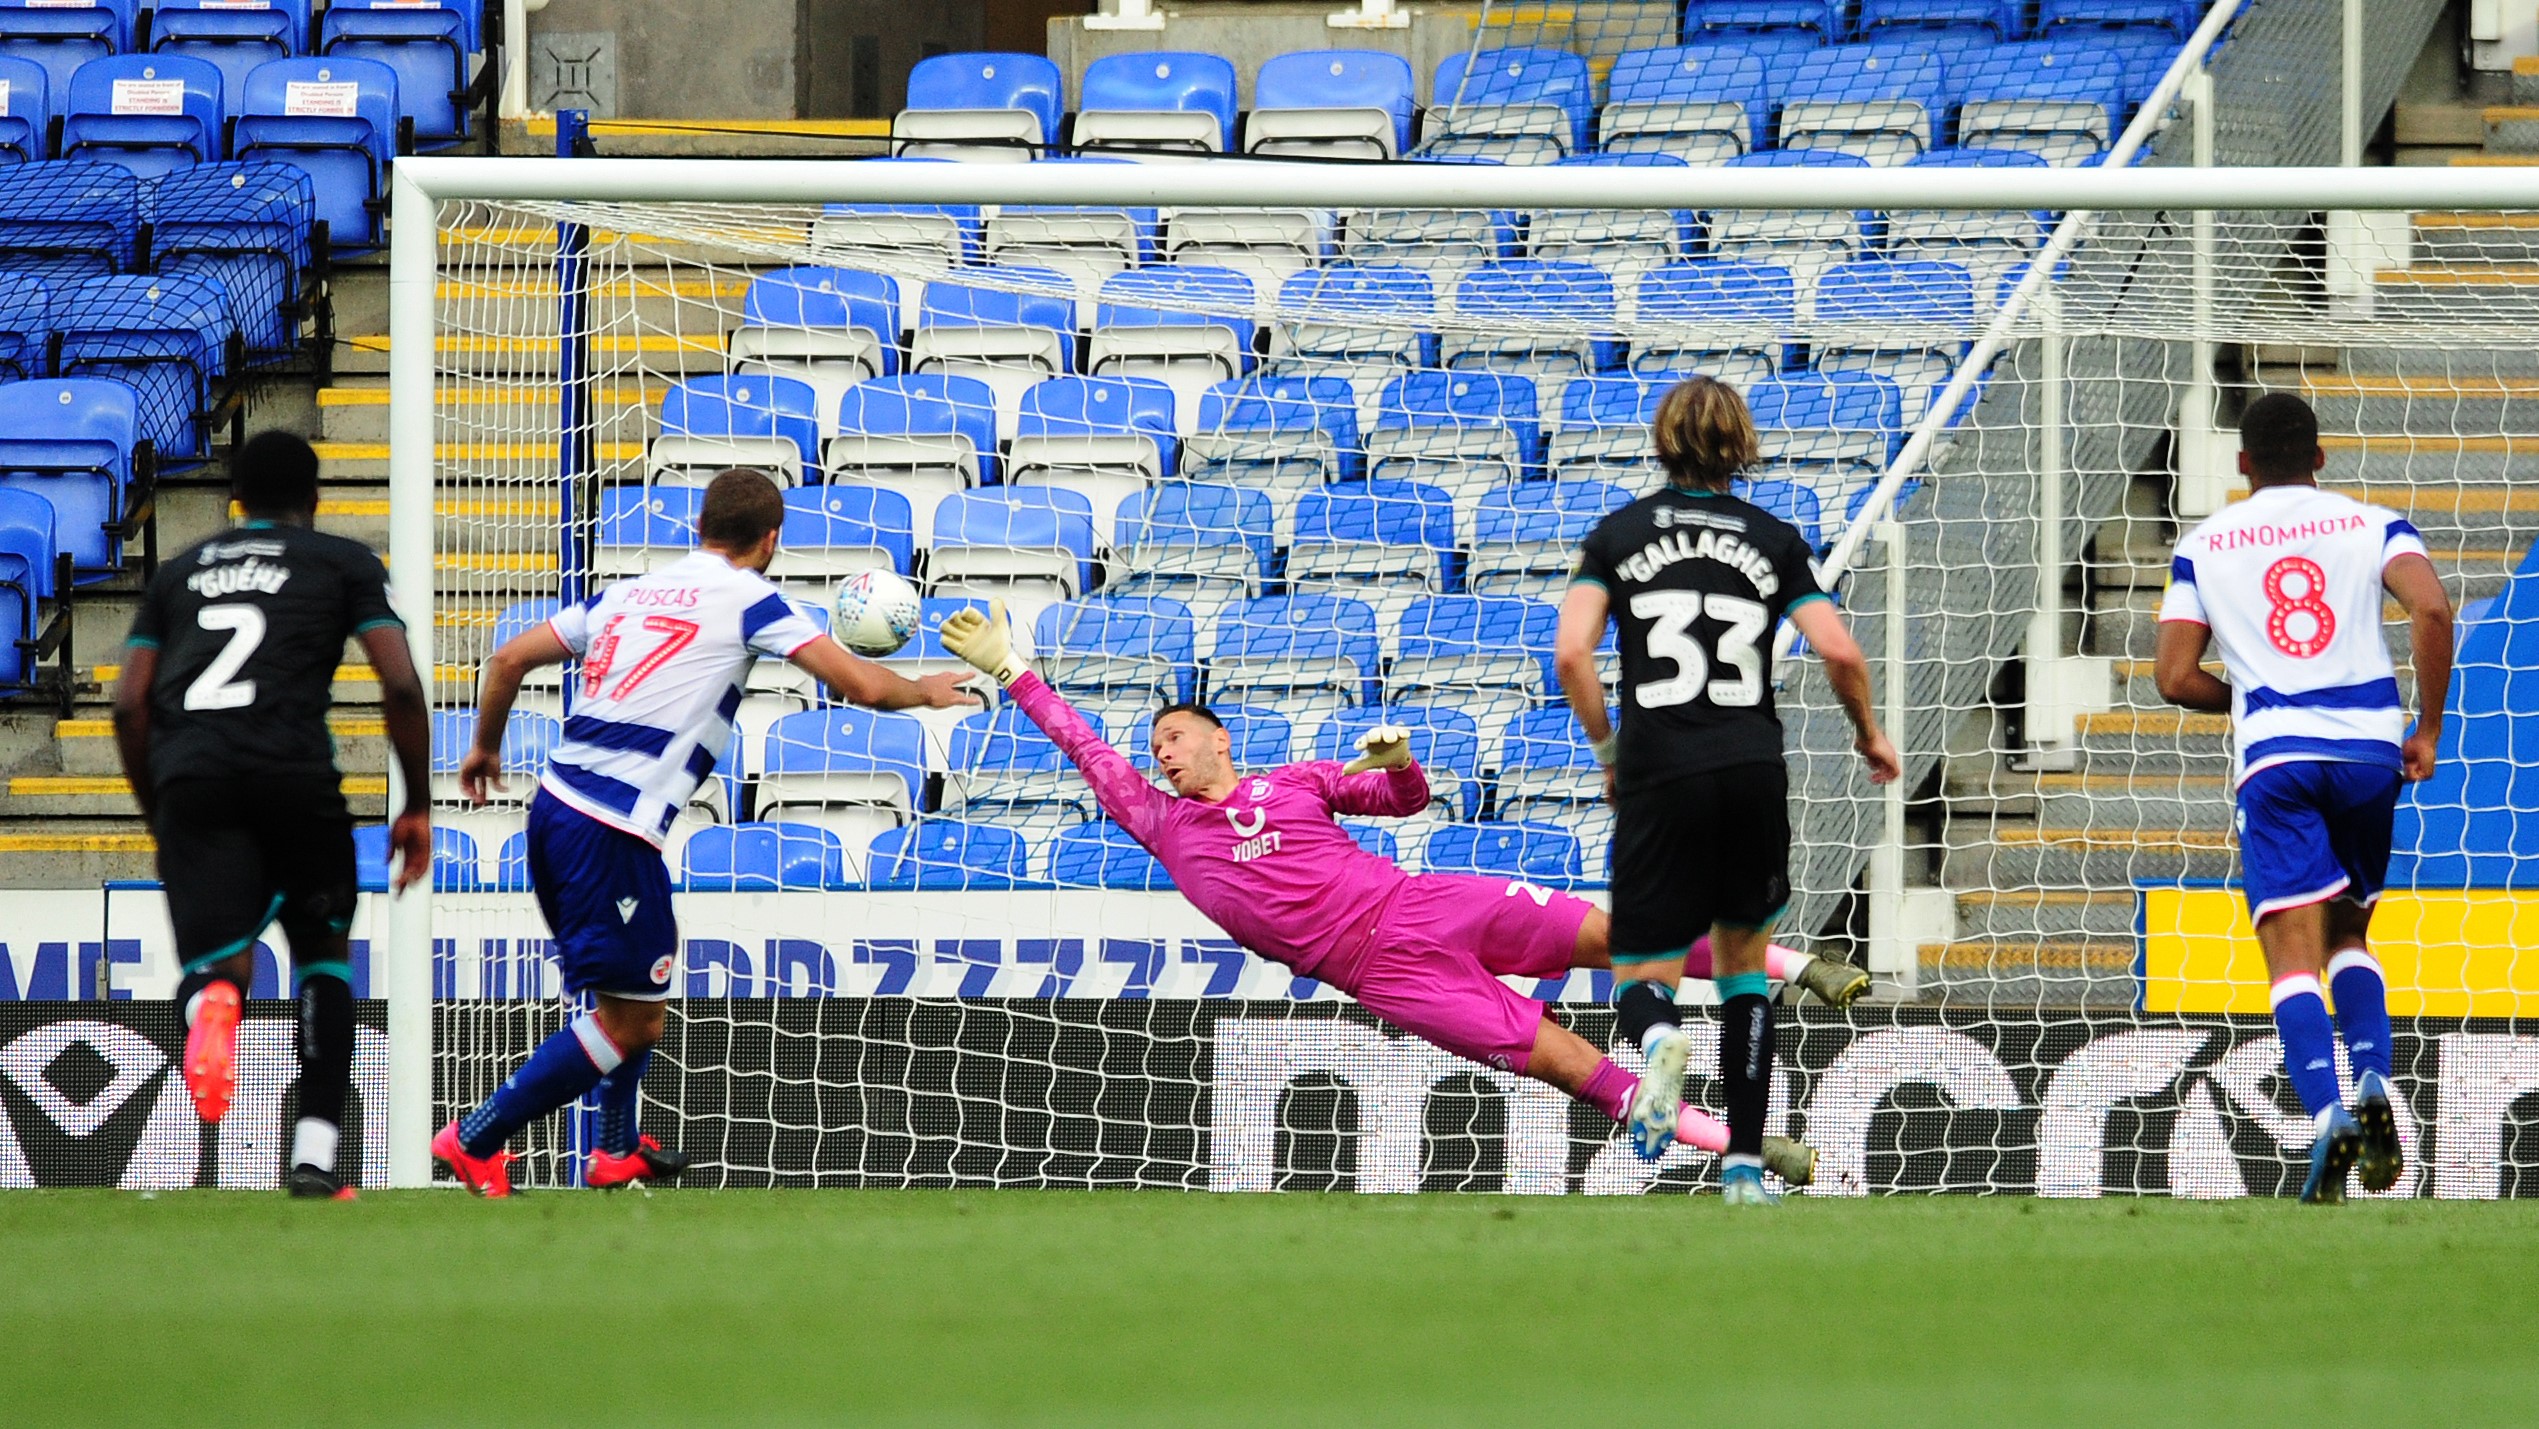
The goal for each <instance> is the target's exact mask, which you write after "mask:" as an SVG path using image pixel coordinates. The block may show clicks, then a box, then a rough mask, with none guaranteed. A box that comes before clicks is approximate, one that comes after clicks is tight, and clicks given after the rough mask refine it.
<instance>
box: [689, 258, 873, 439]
mask: <svg viewBox="0 0 2539 1429" xmlns="http://www.w3.org/2000/svg"><path fill="white" fill-rule="evenodd" d="M729 343H730V347H729V349H728V352H729V363H730V366H731V369H732V370H733V371H735V372H759V371H764V372H772V373H775V374H777V375H778V376H783V377H794V378H799V379H800V380H802V381H805V382H808V383H810V384H811V388H812V391H813V392H814V393H815V394H817V397H818V412H819V415H820V417H821V429H822V431H823V433H826V432H827V431H828V430H829V429H830V428H831V427H833V426H834V424H835V422H836V419H837V409H838V402H839V400H840V399H841V398H843V397H844V396H845V394H846V389H847V387H848V386H850V385H852V384H854V383H857V382H861V381H863V380H864V379H866V378H868V377H887V376H889V375H891V374H892V373H895V372H897V371H898V370H899V281H898V280H897V279H895V278H892V277H890V276H889V275H887V274H883V273H864V272H858V271H857V270H855V269H852V268H818V267H804V268H778V269H775V270H773V271H771V272H766V273H761V274H759V275H758V276H757V277H755V278H752V279H751V280H750V283H749V288H748V290H747V291H745V292H743V293H742V294H741V325H740V326H739V327H736V328H734V329H732V335H731V337H730V339H729Z"/></svg>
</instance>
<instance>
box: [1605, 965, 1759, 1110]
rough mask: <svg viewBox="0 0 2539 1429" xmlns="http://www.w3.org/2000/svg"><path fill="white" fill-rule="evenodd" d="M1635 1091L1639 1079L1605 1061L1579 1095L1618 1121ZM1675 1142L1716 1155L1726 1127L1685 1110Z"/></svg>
mask: <svg viewBox="0 0 2539 1429" xmlns="http://www.w3.org/2000/svg"><path fill="white" fill-rule="evenodd" d="M1702 951H1703V955H1704V956H1705V957H1707V956H1708V955H1709V950H1708V949H1703V950H1702ZM1639 1089H1640V1079H1639V1078H1637V1077H1635V1076H1632V1075H1631V1074H1630V1073H1629V1072H1626V1071H1624V1070H1622V1067H1621V1064H1619V1063H1617V1062H1615V1061H1614V1060H1613V1059H1612V1058H1611V1057H1607V1058H1605V1059H1603V1060H1602V1061H1600V1062H1598V1063H1597V1064H1596V1070H1595V1071H1594V1072H1592V1073H1590V1074H1589V1075H1588V1077H1587V1085H1586V1087H1585V1088H1583V1089H1582V1090H1581V1091H1580V1092H1579V1095H1580V1097H1582V1098H1583V1099H1584V1100H1586V1101H1589V1102H1592V1103H1594V1104H1595V1107H1596V1109H1597V1110H1598V1111H1601V1112H1603V1113H1604V1114H1605V1115H1606V1116H1609V1117H1611V1118H1613V1119H1614V1120H1615V1121H1620V1120H1622V1118H1623V1116H1624V1115H1625V1114H1626V1113H1628V1112H1629V1111H1630V1110H1631V1094H1632V1093H1634V1092H1636V1091H1638V1090H1639ZM1675 1139H1676V1140H1677V1141H1680V1142H1682V1143H1684V1144H1685V1145H1686V1146H1691V1147H1696V1148H1698V1149H1700V1150H1703V1151H1708V1152H1712V1153H1718V1152H1722V1151H1726V1150H1727V1149H1728V1126H1727V1123H1725V1122H1723V1121H1721V1120H1719V1119H1718V1118H1717V1117H1714V1116H1712V1115H1711V1114H1710V1113H1708V1112H1705V1111H1701V1110H1698V1109H1696V1108H1694V1107H1691V1106H1687V1107H1685V1108H1684V1110H1683V1111H1682V1112H1681V1113H1680V1114H1678V1115H1677V1117H1676V1119H1675Z"/></svg>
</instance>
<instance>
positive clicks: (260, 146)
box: [230, 57, 412, 252]
mask: <svg viewBox="0 0 2539 1429" xmlns="http://www.w3.org/2000/svg"><path fill="white" fill-rule="evenodd" d="M407 127H408V126H406V125H405V124H404V123H403V122H402V121H401V120H400V119H399V118H398V113H397V72H396V71H395V70H393V69H390V68H389V67H388V66H386V65H383V64H379V63H376V62H374V61H371V60H365V59H358V58H334V57H328V58H324V59H288V60H273V61H271V62H269V63H266V64H261V65H258V66H256V67H255V69H253V70H251V71H249V72H248V75H247V93H246V98H245V100H244V102H243V107H242V108H241V109H240V110H239V112H238V115H237V117H236V120H235V124H234V128H233V130H232V139H231V146H230V156H231V157H232V158H236V159H262V160H270V161H272V162H275V163H284V164H291V165H293V166H295V167H298V168H300V169H303V170H306V171H307V173H308V175H309V178H310V181H311V182H312V183H314V184H315V185H316V188H317V194H318V217H319V218H320V219H321V220H323V221H324V222H325V224H326V226H327V236H328V240H329V242H330V243H331V244H332V246H333V247H334V248H335V249H336V250H337V251H339V252H345V251H351V252H357V251H363V250H367V249H371V248H376V247H377V246H378V245H379V243H380V241H381V239H382V238H383V237H384V236H385V234H386V222H387V207H388V205H387V193H388V165H389V163H390V161H392V160H393V159H395V158H396V156H397V155H398V154H399V153H402V152H405V151H407V150H409V149H411V148H412V143H411V141H410V140H408V139H403V138H401V136H402V135H403V134H404V133H405V132H406V129H407Z"/></svg>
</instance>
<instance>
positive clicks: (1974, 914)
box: [1957, 888, 2134, 942]
mask: <svg viewBox="0 0 2539 1429" xmlns="http://www.w3.org/2000/svg"><path fill="white" fill-rule="evenodd" d="M2133 925H2134V895H2133V894H2132V893H2131V892H2130V891H2126V892H2095V891H2086V890H2082V891H2070V890H2060V889H2035V888H2010V889H1998V888H1982V889H1968V890H1967V891H1965V892H1962V893H1960V894H1958V895H1957V937H1958V940H1959V941H1960V942H2000V941H2004V940H2012V939H2019V938H2038V939H2044V940H2047V941H2054V942H2071V941H2084V940H2089V941H2094V940H2099V939H2117V938H2130V937H2131V936H2133V930H2134V926H2133Z"/></svg>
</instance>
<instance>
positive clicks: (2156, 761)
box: [2079, 709, 2230, 774]
mask: <svg viewBox="0 0 2539 1429" xmlns="http://www.w3.org/2000/svg"><path fill="white" fill-rule="evenodd" d="M2079 724H2080V743H2081V750H2082V752H2083V754H2084V755H2086V756H2087V758H2088V759H2089V764H2090V768H2091V770H2092V771H2093V772H2097V773H2105V774H2136V773H2145V774H2147V773H2152V772H2155V771H2156V772H2159V773H2165V774H2211V773H2219V772H2222V767H2223V766H2224V765H2226V763H2227V760H2228V756H2229V754H2230V716H2229V715H2225V714H2202V713H2197V712H2194V711H2189V710H2179V709H2124V710H2108V711H2106V712H2104V713H2101V714H2086V715H2082V716H2081V717H2080V721H2079Z"/></svg>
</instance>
